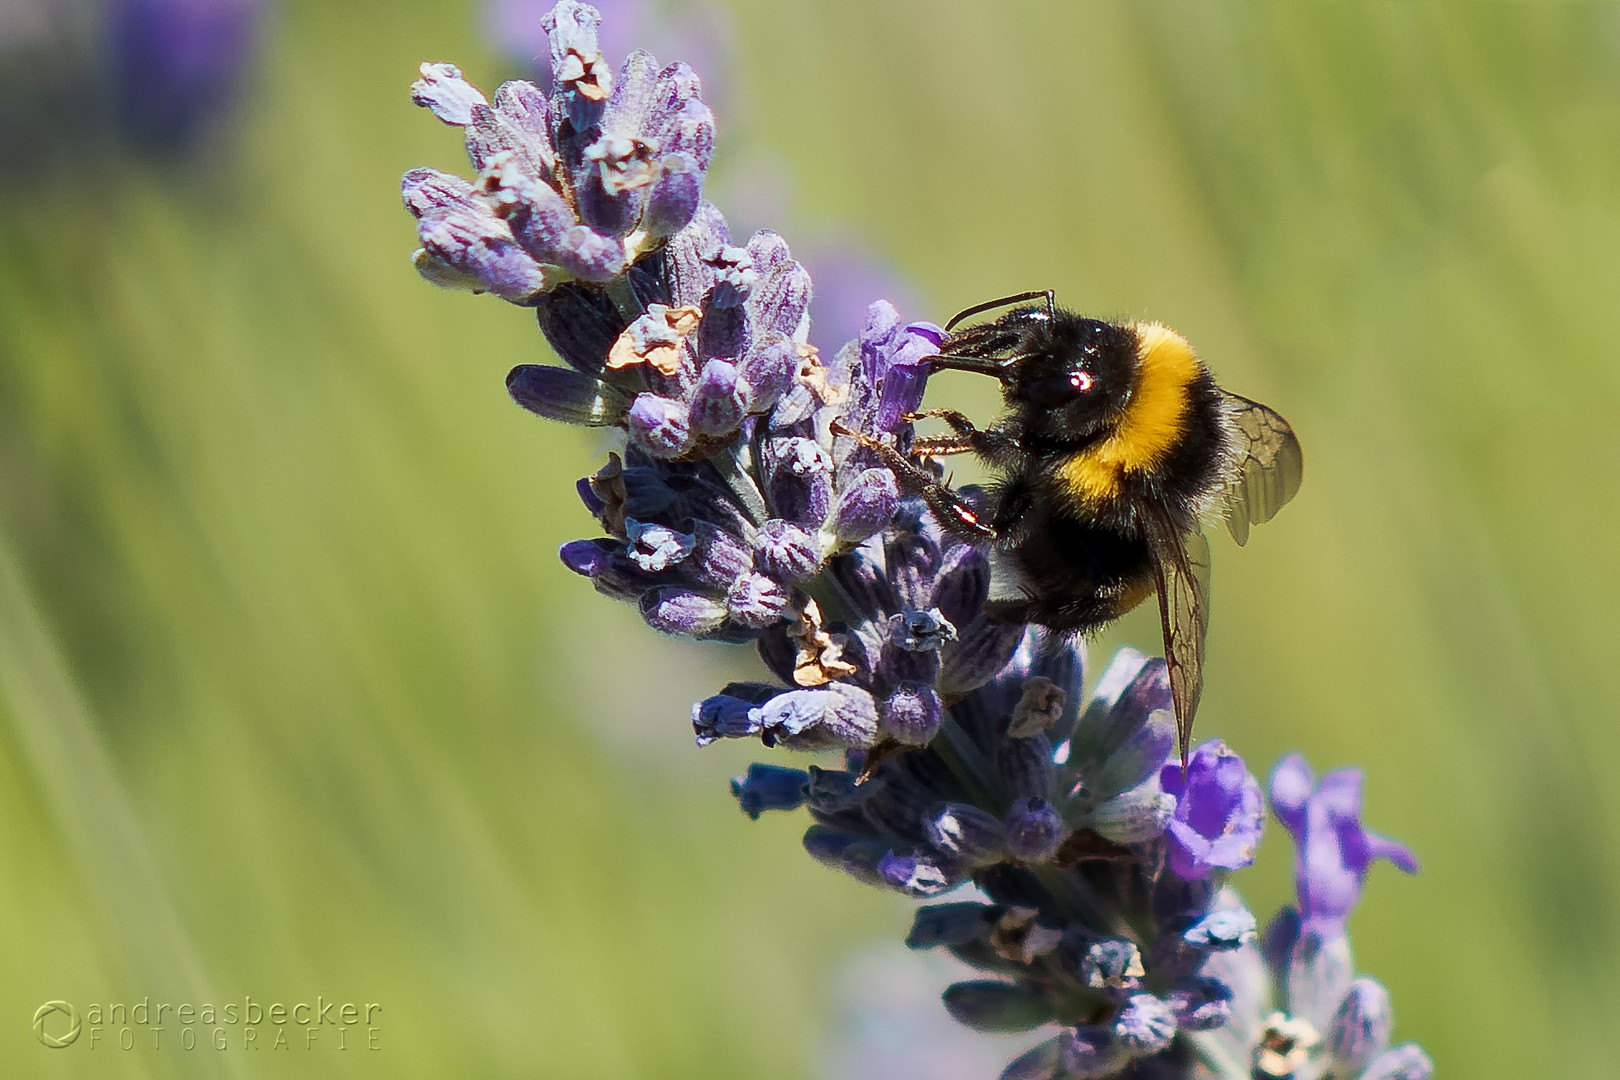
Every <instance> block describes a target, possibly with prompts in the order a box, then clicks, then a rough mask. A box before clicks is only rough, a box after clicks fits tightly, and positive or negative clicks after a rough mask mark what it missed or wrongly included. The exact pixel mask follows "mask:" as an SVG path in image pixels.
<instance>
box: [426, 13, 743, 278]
mask: <svg viewBox="0 0 1620 1080" xmlns="http://www.w3.org/2000/svg"><path fill="white" fill-rule="evenodd" d="M600 19H601V16H600V15H599V14H598V13H597V10H596V9H595V8H593V7H591V6H590V5H588V4H580V3H575V2H574V0H562V2H561V3H559V4H558V5H557V6H556V7H555V8H554V9H553V10H552V11H551V12H550V13H549V14H547V15H546V16H545V18H544V20H543V25H544V27H545V29H546V31H547V32H548V34H550V36H551V57H552V66H551V77H550V80H549V83H550V85H549V86H547V87H544V88H542V87H540V86H536V85H535V84H534V83H532V82H527V81H524V80H514V81H512V82H508V83H506V84H505V85H503V86H502V87H501V88H500V89H499V90H498V91H497V92H496V93H495V95H494V97H493V99H490V98H486V96H485V95H484V94H483V93H482V92H481V91H479V90H478V89H477V88H476V87H474V86H473V85H472V84H471V83H469V82H467V81H466V80H465V79H464V78H463V77H462V74H461V71H460V70H459V69H457V68H456V67H455V66H453V65H451V64H423V65H422V77H421V78H420V79H419V80H418V81H417V82H416V84H415V85H414V86H413V87H412V88H411V96H412V99H413V100H414V101H415V102H416V103H417V104H418V105H421V106H423V107H424V108H427V109H429V110H431V111H432V112H433V114H434V115H435V116H437V117H438V118H439V119H440V120H441V121H443V122H444V123H446V124H449V125H451V126H453V127H460V128H462V129H463V131H464V132H465V136H466V142H467V156H468V157H469V158H470V159H471V160H472V164H473V166H474V167H475V168H477V169H478V170H479V174H478V176H477V178H476V179H475V180H474V182H473V183H471V184H468V183H467V182H466V181H460V180H458V179H457V178H455V177H448V176H445V175H444V174H442V173H434V172H433V171H432V170H420V169H419V170H414V171H412V172H410V173H407V174H406V176H405V182H404V197H405V204H406V208H407V209H409V210H410V212H411V213H412V214H414V215H415V216H416V217H417V218H418V220H419V221H420V222H421V225H420V227H419V233H420V237H421V241H422V248H421V250H420V251H419V252H418V253H417V255H416V265H417V268H418V270H419V271H420V272H421V273H422V275H423V276H424V277H426V278H427V279H428V280H430V281H432V282H434V283H435V284H440V285H459V286H462V287H466V288H471V289H473V290H475V291H488V292H493V293H495V294H496V295H497V296H500V297H502V298H503V299H505V300H508V301H511V302H512V303H517V304H532V303H534V302H535V299H536V298H537V297H538V296H540V295H542V294H544V293H547V292H550V291H551V290H552V289H554V288H556V286H557V285H558V284H560V283H561V282H564V281H569V280H584V281H594V282H606V281H611V280H613V279H615V278H618V277H620V276H622V275H623V274H624V273H625V271H626V270H627V269H628V267H629V265H630V264H631V262H633V261H634V260H635V259H636V258H637V257H638V256H640V255H642V254H644V253H646V252H648V251H652V250H654V249H656V248H658V247H660V246H661V245H662V244H663V243H664V241H665V240H666V239H667V238H668V237H669V236H671V235H673V234H674V233H675V232H677V231H679V230H680V229H681V228H682V227H684V226H685V225H686V224H687V222H689V221H691V220H692V216H693V215H694V214H695V213H696V212H697V209H698V204H699V200H700V198H701V192H702V187H703V177H704V174H705V173H706V172H707V170H708V167H709V158H710V156H711V154H712V152H713V149H714V117H713V115H712V114H711V113H710V112H709V108H708V106H707V105H705V104H704V103H703V101H702V99H701V98H700V97H699V86H698V80H697V76H696V75H694V74H693V73H692V71H691V69H690V68H688V67H686V66H685V65H684V64H674V65H671V66H669V67H666V68H663V69H660V68H659V67H658V65H657V62H656V61H655V60H654V59H653V58H652V57H651V56H649V55H648V54H647V53H644V52H634V53H631V54H630V56H629V57H627V58H626V59H625V61H624V63H623V65H622V66H621V67H620V68H619V70H618V73H617V75H615V74H614V72H613V70H612V69H611V68H610V67H609V66H608V63H607V61H606V59H605V58H604V57H603V56H602V53H601V50H600V49H599V48H598V47H597V44H596V26H597V24H598V23H599V22H600Z"/></svg>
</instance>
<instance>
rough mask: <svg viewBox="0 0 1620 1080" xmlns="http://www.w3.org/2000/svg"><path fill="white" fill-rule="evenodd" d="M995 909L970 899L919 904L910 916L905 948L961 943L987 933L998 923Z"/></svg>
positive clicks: (928, 947)
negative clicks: (926, 905)
mask: <svg viewBox="0 0 1620 1080" xmlns="http://www.w3.org/2000/svg"><path fill="white" fill-rule="evenodd" d="M995 918H996V909H995V908H994V907H991V906H989V905H987V904H980V903H976V902H974V901H968V902H966V903H960V904H933V905H931V906H929V907H920V908H918V909H917V911H916V913H915V914H914V915H913V916H912V919H911V932H910V933H908V934H907V935H906V948H908V949H931V948H933V947H934V946H936V945H962V944H965V943H966V942H969V941H973V940H975V939H977V938H979V937H982V936H983V935H984V934H986V933H988V932H989V930H990V927H991V926H992V925H993V924H994V923H995Z"/></svg>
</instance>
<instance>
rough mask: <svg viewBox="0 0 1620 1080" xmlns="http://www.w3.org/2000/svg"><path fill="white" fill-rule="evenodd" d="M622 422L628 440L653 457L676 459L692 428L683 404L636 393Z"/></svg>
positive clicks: (683, 449) (655, 395) (688, 441)
mask: <svg viewBox="0 0 1620 1080" xmlns="http://www.w3.org/2000/svg"><path fill="white" fill-rule="evenodd" d="M626 419H627V426H628V427H629V430H630V439H631V441H633V442H634V443H635V444H636V445H637V446H638V447H640V448H641V449H643V450H645V451H646V452H647V453H649V454H651V455H652V456H653V457H655V458H673V457H679V456H680V455H681V454H682V453H683V452H684V451H685V450H686V448H687V447H688V446H689V445H690V444H691V441H692V425H691V422H690V420H689V418H688V415H687V410H686V405H685V403H683V402H679V401H672V400H670V399H669V398H666V397H659V396H658V395H657V394H638V395H636V400H635V403H634V404H632V405H631V406H630V411H629V415H628V417H627V418H626Z"/></svg>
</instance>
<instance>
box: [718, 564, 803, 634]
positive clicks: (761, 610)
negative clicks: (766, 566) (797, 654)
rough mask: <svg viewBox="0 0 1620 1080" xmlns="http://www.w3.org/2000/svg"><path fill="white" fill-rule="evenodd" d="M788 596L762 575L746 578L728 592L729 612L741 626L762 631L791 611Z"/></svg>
mask: <svg viewBox="0 0 1620 1080" xmlns="http://www.w3.org/2000/svg"><path fill="white" fill-rule="evenodd" d="M787 606H788V593H787V590H786V589H784V588H783V587H782V586H781V585H778V584H777V583H776V582H774V581H772V580H771V579H770V578H768V577H764V576H763V575H760V574H744V575H743V576H742V577H740V578H738V579H737V580H736V582H735V583H733V584H732V586H731V588H730V589H728V590H727V591H726V610H727V611H729V612H730V613H731V619H732V621H733V622H735V623H736V624H737V625H739V626H745V627H747V628H748V629H750V630H762V629H764V628H765V627H767V626H769V625H771V624H772V623H774V622H776V621H777V620H778V619H780V618H781V617H782V614H783V612H785V611H786V610H787Z"/></svg>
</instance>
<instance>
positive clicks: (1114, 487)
mask: <svg viewBox="0 0 1620 1080" xmlns="http://www.w3.org/2000/svg"><path fill="white" fill-rule="evenodd" d="M1130 329H1131V332H1132V333H1133V334H1135V336H1136V361H1137V368H1136V385H1135V387H1133V388H1132V390H1131V399H1130V402H1129V403H1128V404H1127V405H1126V406H1125V412H1124V415H1122V416H1121V417H1120V418H1119V420H1118V422H1117V423H1116V424H1115V426H1114V430H1113V431H1112V432H1111V433H1110V434H1109V435H1108V437H1107V438H1105V439H1103V440H1102V441H1101V442H1099V443H1097V444H1096V445H1095V446H1092V447H1090V448H1089V449H1087V450H1084V451H1082V452H1081V453H1078V454H1075V455H1074V456H1073V457H1071V458H1070V459H1069V460H1068V461H1066V462H1064V463H1063V464H1062V465H1061V466H1059V467H1058V475H1059V476H1060V477H1061V478H1062V480H1063V483H1064V485H1065V489H1066V491H1067V492H1068V493H1069V494H1070V496H1071V498H1072V499H1073V500H1074V501H1075V502H1076V503H1077V504H1079V505H1080V506H1082V507H1084V506H1096V505H1098V504H1101V503H1106V502H1109V501H1111V500H1113V499H1116V498H1118V497H1119V495H1120V493H1121V492H1122V491H1123V490H1124V485H1125V478H1126V477H1127V476H1128V475H1131V474H1139V473H1145V472H1148V471H1150V470H1151V469H1153V468H1154V467H1156V466H1157V465H1158V464H1159V463H1160V462H1162V461H1163V460H1164V459H1165V457H1166V456H1167V455H1168V454H1169V453H1170V451H1171V450H1173V449H1174V448H1175V446H1176V444H1177V443H1178V442H1180V441H1181V439H1182V437H1183V436H1184V435H1185V433H1186V423H1187V412H1188V409H1189V408H1190V407H1191V406H1190V402H1189V400H1188V388H1189V387H1190V386H1191V385H1192V383H1193V381H1194V380H1195V379H1197V378H1198V374H1199V372H1200V371H1201V370H1202V367H1201V365H1200V364H1199V362H1198V357H1197V356H1196V355H1195V354H1194V353H1193V350H1192V346H1191V345H1189V344H1188V343H1187V339H1186V338H1184V337H1182V336H1181V335H1180V334H1178V333H1176V332H1175V331H1174V330H1172V329H1170V328H1169V327H1168V326H1164V325H1162V324H1160V323H1132V324H1131V326H1130Z"/></svg>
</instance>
